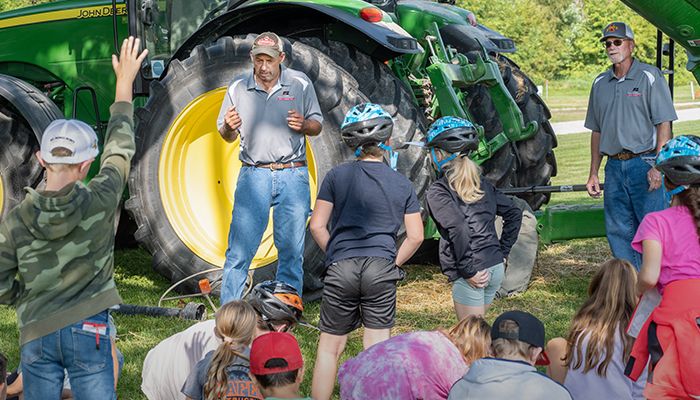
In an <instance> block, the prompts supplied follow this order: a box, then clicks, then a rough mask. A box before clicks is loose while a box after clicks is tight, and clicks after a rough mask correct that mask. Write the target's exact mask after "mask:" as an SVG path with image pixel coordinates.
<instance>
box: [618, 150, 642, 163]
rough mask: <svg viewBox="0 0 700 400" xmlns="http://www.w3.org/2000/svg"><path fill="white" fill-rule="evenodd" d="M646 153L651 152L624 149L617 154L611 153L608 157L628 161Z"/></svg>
mask: <svg viewBox="0 0 700 400" xmlns="http://www.w3.org/2000/svg"><path fill="white" fill-rule="evenodd" d="M646 153H649V152H648V151H645V152H642V153H632V152H631V151H627V150H622V151H621V152H619V153H617V154H612V155H609V156H608V157H609V158H612V159H613V160H620V161H627V160H631V159H633V158H635V157H639V156H641V155H642V154H646Z"/></svg>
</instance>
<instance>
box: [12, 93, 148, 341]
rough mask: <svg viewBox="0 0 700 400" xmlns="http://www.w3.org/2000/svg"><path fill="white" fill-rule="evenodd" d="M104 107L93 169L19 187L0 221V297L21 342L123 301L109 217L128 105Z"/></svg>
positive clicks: (127, 136)
mask: <svg viewBox="0 0 700 400" xmlns="http://www.w3.org/2000/svg"><path fill="white" fill-rule="evenodd" d="M110 112H111V118H110V120H109V125H108V127H107V137H106V139H105V146H104V150H103V153H102V158H101V164H100V172H99V173H98V174H97V175H96V176H95V177H94V178H93V179H92V180H91V181H90V182H89V183H88V184H84V183H83V182H75V183H73V184H70V185H67V186H66V187H64V188H63V189H61V190H58V191H36V190H34V189H31V188H26V189H25V190H26V191H27V196H26V197H25V199H24V200H23V201H22V202H21V203H20V204H18V205H17V207H15V208H13V209H12V210H11V211H10V212H9V213H8V214H7V216H6V217H5V218H3V220H2V223H0V304H11V305H13V306H15V308H16V311H17V319H18V324H19V330H20V344H21V345H23V344H25V343H27V342H29V341H32V340H34V339H38V338H40V337H42V336H45V335H48V334H50V333H52V332H55V331H57V330H59V329H61V328H64V327H66V326H68V325H70V324H73V323H76V322H78V321H80V320H82V319H85V318H87V317H90V316H92V315H94V314H97V313H98V312H101V311H104V310H105V309H107V308H109V307H111V306H113V305H116V304H120V303H121V301H122V300H121V297H119V293H118V292H117V288H116V285H115V284H114V279H113V274H114V218H115V214H116V211H117V207H118V205H119V200H120V199H121V196H122V193H123V192H124V187H125V185H126V179H127V177H128V175H129V165H130V162H131V157H132V156H133V155H134V150H135V145H134V130H133V126H134V121H133V106H132V104H131V103H128V102H118V103H114V104H113V105H112V106H111V107H110Z"/></svg>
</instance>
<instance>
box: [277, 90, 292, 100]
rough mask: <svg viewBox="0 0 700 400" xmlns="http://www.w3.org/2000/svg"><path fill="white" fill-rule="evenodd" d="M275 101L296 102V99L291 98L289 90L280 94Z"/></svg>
mask: <svg viewBox="0 0 700 400" xmlns="http://www.w3.org/2000/svg"><path fill="white" fill-rule="evenodd" d="M277 100H280V101H294V100H296V97H294V96H291V95H290V94H289V90H285V91H283V92H282V96H279V97H278V98H277Z"/></svg>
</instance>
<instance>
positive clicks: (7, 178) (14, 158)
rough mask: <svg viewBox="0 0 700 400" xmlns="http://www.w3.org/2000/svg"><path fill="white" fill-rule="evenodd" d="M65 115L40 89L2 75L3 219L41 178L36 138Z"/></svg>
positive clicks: (0, 211) (0, 172) (0, 185)
mask: <svg viewBox="0 0 700 400" xmlns="http://www.w3.org/2000/svg"><path fill="white" fill-rule="evenodd" d="M62 117H63V115H62V114H61V111H60V110H59V109H58V107H56V105H55V104H54V103H53V102H52V101H51V100H50V99H49V98H48V97H46V96H45V95H44V94H43V93H41V92H40V91H39V90H38V89H37V88H35V87H33V86H31V85H30V84H28V83H26V82H24V81H21V80H19V79H17V78H14V77H11V76H7V75H0V220H2V217H3V216H4V215H5V214H7V212H8V211H10V210H11V209H12V207H14V206H15V205H17V203H19V202H20V201H21V200H22V199H23V198H24V190H23V188H24V187H26V186H31V187H34V186H36V185H37V184H38V183H39V181H40V180H41V177H42V168H41V166H40V165H39V162H38V160H37V159H36V157H35V156H34V153H35V152H36V151H37V150H38V149H39V142H38V141H37V139H36V138H37V137H41V134H42V133H43V132H44V129H45V128H46V127H47V126H48V125H49V124H50V123H51V121H53V120H54V119H57V118H62Z"/></svg>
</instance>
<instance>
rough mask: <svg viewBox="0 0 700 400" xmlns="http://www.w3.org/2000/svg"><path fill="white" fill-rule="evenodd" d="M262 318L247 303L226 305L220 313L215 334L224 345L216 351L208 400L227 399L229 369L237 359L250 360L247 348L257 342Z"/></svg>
mask: <svg viewBox="0 0 700 400" xmlns="http://www.w3.org/2000/svg"><path fill="white" fill-rule="evenodd" d="M257 320H258V316H257V314H256V313H255V310H254V309H253V307H252V306H251V305H250V304H248V303H247V302H244V301H241V300H236V301H232V302H229V303H226V304H225V305H224V306H223V307H221V308H220V309H219V311H217V312H216V328H215V329H214V333H215V334H216V336H217V337H218V338H220V339H221V340H223V343H221V344H220V345H219V348H217V349H216V351H215V353H214V357H212V360H211V365H209V370H208V371H207V381H206V383H205V384H204V398H205V399H206V400H218V399H225V398H226V392H227V390H228V375H227V374H226V368H227V367H228V366H229V364H231V362H232V361H233V360H234V359H235V358H236V357H240V358H243V359H246V360H247V359H248V357H246V356H244V355H243V351H244V349H245V348H246V347H247V346H249V345H250V343H251V342H252V341H253V333H254V332H255V325H256V323H257Z"/></svg>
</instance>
